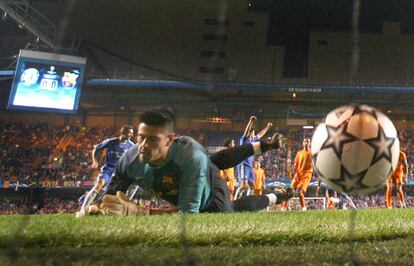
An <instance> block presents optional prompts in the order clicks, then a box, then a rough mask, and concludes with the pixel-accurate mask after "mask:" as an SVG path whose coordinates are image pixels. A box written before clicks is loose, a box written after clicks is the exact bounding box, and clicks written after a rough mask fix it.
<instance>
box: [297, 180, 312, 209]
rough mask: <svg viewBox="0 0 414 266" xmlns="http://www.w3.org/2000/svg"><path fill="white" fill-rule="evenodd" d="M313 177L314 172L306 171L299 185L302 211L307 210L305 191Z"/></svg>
mask: <svg viewBox="0 0 414 266" xmlns="http://www.w3.org/2000/svg"><path fill="white" fill-rule="evenodd" d="M311 178H312V173H304V174H302V175H301V178H300V182H299V185H298V196H299V200H300V206H301V207H302V211H306V210H307V207H306V202H305V193H306V190H307V189H308V186H309V183H310V180H311Z"/></svg>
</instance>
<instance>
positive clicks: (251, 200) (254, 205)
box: [233, 187, 295, 212]
mask: <svg viewBox="0 0 414 266" xmlns="http://www.w3.org/2000/svg"><path fill="white" fill-rule="evenodd" d="M294 194H295V192H294V190H293V189H292V188H290V187H289V188H286V189H277V190H274V191H273V192H270V193H268V194H266V195H260V196H258V195H251V196H247V197H243V198H240V199H238V200H235V201H234V202H233V204H234V210H235V211H236V212H243V211H260V210H264V209H266V208H267V207H272V206H274V205H275V204H281V203H282V202H284V201H286V200H288V199H290V198H291V197H293V196H294Z"/></svg>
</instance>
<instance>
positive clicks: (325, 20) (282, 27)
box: [251, 0, 414, 77]
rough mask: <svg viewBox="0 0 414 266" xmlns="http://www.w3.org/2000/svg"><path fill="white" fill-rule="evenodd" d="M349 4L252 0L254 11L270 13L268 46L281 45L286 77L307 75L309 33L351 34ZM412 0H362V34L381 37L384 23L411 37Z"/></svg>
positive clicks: (413, 32) (334, 0)
mask: <svg viewBox="0 0 414 266" xmlns="http://www.w3.org/2000/svg"><path fill="white" fill-rule="evenodd" d="M353 2H354V1H352V0H257V1H254V0H252V2H251V3H252V5H253V8H254V10H256V11H261V12H269V32H268V44H269V45H283V46H285V47H286V50H285V73H284V75H285V76H286V77H302V76H303V75H304V73H306V69H305V67H306V59H307V46H308V33H309V32H310V31H335V32H350V31H351V20H352V12H353ZM413 14H414V0H361V1H360V26H359V31H360V32H361V33H379V34H380V33H381V32H382V25H383V23H384V21H396V22H401V33H402V34H409V35H414V15H413Z"/></svg>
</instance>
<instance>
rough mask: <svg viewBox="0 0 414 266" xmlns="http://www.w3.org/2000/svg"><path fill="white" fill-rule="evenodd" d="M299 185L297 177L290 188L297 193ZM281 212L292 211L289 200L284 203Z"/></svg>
mask: <svg viewBox="0 0 414 266" xmlns="http://www.w3.org/2000/svg"><path fill="white" fill-rule="evenodd" d="M297 185H298V183H297V179H296V176H295V177H294V178H293V180H292V182H291V183H290V188H291V189H293V190H294V191H296V192H297ZM296 194H297V193H296ZM281 210H282V211H286V210H290V207H289V199H287V200H285V201H284V202H282V208H281Z"/></svg>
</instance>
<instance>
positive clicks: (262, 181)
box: [253, 160, 266, 195]
mask: <svg viewBox="0 0 414 266" xmlns="http://www.w3.org/2000/svg"><path fill="white" fill-rule="evenodd" d="M253 173H254V194H255V195H262V194H263V191H265V190H266V174H265V171H264V170H263V169H262V168H261V167H260V162H259V161H258V160H256V161H254V168H253Z"/></svg>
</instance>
